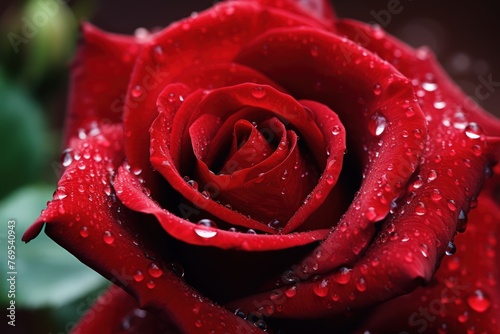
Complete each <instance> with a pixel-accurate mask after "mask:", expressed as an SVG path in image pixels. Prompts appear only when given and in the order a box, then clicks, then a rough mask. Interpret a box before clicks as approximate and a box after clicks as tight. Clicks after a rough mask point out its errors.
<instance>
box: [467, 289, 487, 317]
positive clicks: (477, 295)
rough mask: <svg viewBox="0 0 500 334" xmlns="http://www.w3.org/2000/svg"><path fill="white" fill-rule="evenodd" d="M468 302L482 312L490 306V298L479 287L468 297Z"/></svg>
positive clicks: (475, 309) (474, 308)
mask: <svg viewBox="0 0 500 334" xmlns="http://www.w3.org/2000/svg"><path fill="white" fill-rule="evenodd" d="M467 304H469V306H470V307H471V308H472V309H473V310H474V311H476V312H479V313H482V312H485V311H486V310H488V308H489V307H490V304H491V302H490V300H489V298H488V296H486V295H485V294H484V292H483V291H481V290H479V289H477V290H476V291H474V292H473V293H472V294H471V295H470V296H469V297H467Z"/></svg>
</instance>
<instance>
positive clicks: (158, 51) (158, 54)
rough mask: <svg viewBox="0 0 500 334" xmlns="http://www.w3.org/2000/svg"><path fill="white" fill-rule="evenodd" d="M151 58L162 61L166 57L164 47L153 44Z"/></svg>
mask: <svg viewBox="0 0 500 334" xmlns="http://www.w3.org/2000/svg"><path fill="white" fill-rule="evenodd" d="M153 58H154V59H155V60H156V62H158V63H163V62H164V61H165V59H166V54H165V49H163V46H161V45H155V46H154V47H153Z"/></svg>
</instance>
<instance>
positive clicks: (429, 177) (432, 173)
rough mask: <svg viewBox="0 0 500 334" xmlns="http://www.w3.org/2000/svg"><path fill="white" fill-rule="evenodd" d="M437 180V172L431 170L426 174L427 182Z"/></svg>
mask: <svg viewBox="0 0 500 334" xmlns="http://www.w3.org/2000/svg"><path fill="white" fill-rule="evenodd" d="M436 178H437V172H436V171H435V170H434V169H432V170H430V171H429V173H427V182H431V181H434V180H435V179H436Z"/></svg>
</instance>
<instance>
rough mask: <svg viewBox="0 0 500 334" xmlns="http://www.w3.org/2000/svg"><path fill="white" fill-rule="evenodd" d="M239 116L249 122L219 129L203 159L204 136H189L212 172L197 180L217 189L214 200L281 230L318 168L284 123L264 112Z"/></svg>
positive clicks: (231, 120)
mask: <svg viewBox="0 0 500 334" xmlns="http://www.w3.org/2000/svg"><path fill="white" fill-rule="evenodd" d="M241 112H242V113H243V114H247V116H251V117H248V118H243V119H236V118H229V119H228V120H226V122H224V123H223V124H221V127H220V129H219V131H218V132H217V133H216V134H215V136H214V137H213V139H212V140H211V142H210V145H208V146H207V148H206V151H207V152H206V154H200V153H201V152H199V151H200V149H199V148H200V147H202V145H200V143H198V142H196V141H197V140H200V137H199V136H196V135H193V134H194V133H193V131H191V134H192V137H191V140H192V145H193V151H194V153H195V155H196V157H197V158H198V159H200V160H201V161H202V162H203V163H204V164H205V165H206V166H208V173H207V170H206V169H204V168H197V169H196V171H195V175H194V178H195V179H196V180H197V182H198V183H199V184H200V186H202V187H205V186H207V185H210V184H212V185H215V187H211V190H212V191H211V194H210V195H211V197H212V199H213V200H215V201H217V202H220V203H221V204H223V205H227V206H229V207H231V208H232V209H233V210H236V211H238V212H240V213H242V214H244V215H247V216H249V217H251V218H252V219H255V220H258V221H260V222H261V223H262V224H265V225H267V226H269V227H272V228H273V229H277V230H279V229H282V228H283V227H284V226H285V224H286V223H287V222H288V221H289V220H290V218H291V217H292V216H293V214H294V213H295V212H296V211H297V209H298V208H299V207H300V206H301V205H302V204H303V202H304V201H305V199H306V197H307V195H308V194H309V193H310V192H311V191H312V189H313V188H314V186H315V184H316V183H317V182H318V176H319V168H318V166H317V165H316V164H315V162H314V161H313V160H312V159H311V158H310V157H309V156H307V155H306V154H305V153H304V152H307V150H301V146H302V144H301V143H300V138H299V136H298V135H297V132H296V130H294V129H287V125H286V120H281V119H280V118H278V117H276V116H275V115H273V114H272V113H270V112H268V111H265V110H261V109H253V108H244V109H243V110H242V111H241ZM194 126H195V127H196V124H194ZM201 140H206V139H201ZM201 144H203V143H201ZM263 199H265V201H263Z"/></svg>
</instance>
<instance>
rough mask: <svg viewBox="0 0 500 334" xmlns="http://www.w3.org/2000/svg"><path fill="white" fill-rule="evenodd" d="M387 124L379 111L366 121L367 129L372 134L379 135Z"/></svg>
mask: <svg viewBox="0 0 500 334" xmlns="http://www.w3.org/2000/svg"><path fill="white" fill-rule="evenodd" d="M386 126H387V120H386V118H385V117H384V115H382V114H381V113H379V112H376V113H375V114H373V115H372V117H371V118H370V120H369V121H368V131H370V133H371V134H372V135H374V136H380V135H381V134H382V133H384V131H385V127H386Z"/></svg>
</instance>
